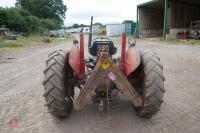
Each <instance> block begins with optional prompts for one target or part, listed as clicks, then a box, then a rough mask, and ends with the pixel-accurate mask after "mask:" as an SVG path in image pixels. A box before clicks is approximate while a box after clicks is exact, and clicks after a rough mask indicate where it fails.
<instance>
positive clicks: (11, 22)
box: [5, 8, 30, 32]
mask: <svg viewBox="0 0 200 133" xmlns="http://www.w3.org/2000/svg"><path fill="white" fill-rule="evenodd" d="M28 15H30V14H29V12H28V11H26V10H24V9H21V8H8V9H7V20H6V22H5V25H6V27H7V28H9V29H11V30H14V31H16V32H27V31H28V28H27V22H26V17H27V16H28Z"/></svg>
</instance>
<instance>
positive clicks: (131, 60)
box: [126, 46, 141, 76]
mask: <svg viewBox="0 0 200 133" xmlns="http://www.w3.org/2000/svg"><path fill="white" fill-rule="evenodd" d="M140 62H141V59H140V52H139V51H138V50H136V48H135V47H134V46H131V47H129V48H128V49H127V52H126V75H127V76H128V75H130V74H131V73H132V72H133V71H135V70H136V68H137V67H138V66H139V65H140Z"/></svg>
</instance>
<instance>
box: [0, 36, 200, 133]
mask: <svg viewBox="0 0 200 133" xmlns="http://www.w3.org/2000/svg"><path fill="white" fill-rule="evenodd" d="M117 40H118V39H117ZM70 47H71V42H65V43H64V42H63V43H60V44H58V45H49V46H29V47H26V48H20V49H17V50H9V51H8V52H4V53H0V133H13V132H15V133H16V132H18V133H64V132H65V133H199V132H200V115H199V114H200V71H199V70H200V46H186V45H163V44H159V43H158V42H156V43H155V42H150V41H147V40H138V42H137V47H139V48H148V49H151V50H153V51H155V52H157V54H158V55H159V57H160V58H161V61H162V64H163V65H164V74H165V78H166V82H165V88H166V93H165V97H164V101H165V102H164V103H163V106H162V108H161V111H160V112H159V113H158V114H157V115H156V116H154V117H153V118H151V119H142V118H139V117H137V116H136V114H135V112H134V110H133V108H132V106H131V103H130V102H129V101H128V100H127V101H115V102H113V103H111V105H110V106H111V110H110V111H105V112H99V111H98V108H97V106H94V105H92V104H88V105H87V106H86V107H85V108H84V109H83V110H81V111H80V112H75V111H73V112H72V114H71V116H70V117H69V118H68V119H64V120H59V119H57V118H55V117H53V116H52V115H50V114H49V113H47V110H46V107H45V106H44V99H43V97H42V93H43V87H42V80H43V74H42V71H43V69H44V67H45V64H44V62H45V59H46V57H47V55H48V53H49V52H50V51H53V50H56V49H69V48H70ZM14 51H15V52H14ZM11 119H16V120H17V127H12V126H10V124H9V121H10V120H11Z"/></svg>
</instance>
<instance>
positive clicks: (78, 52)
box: [69, 34, 85, 79]
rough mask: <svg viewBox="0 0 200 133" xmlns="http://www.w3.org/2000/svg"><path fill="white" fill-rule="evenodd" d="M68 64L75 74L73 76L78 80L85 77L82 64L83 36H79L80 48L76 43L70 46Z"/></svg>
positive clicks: (83, 64)
mask: <svg viewBox="0 0 200 133" xmlns="http://www.w3.org/2000/svg"><path fill="white" fill-rule="evenodd" d="M69 64H70V66H71V67H72V69H73V70H74V72H75V76H76V77H77V78H78V79H82V78H84V76H85V63H84V38H83V34H80V48H79V45H78V43H77V44H74V45H73V46H72V49H71V51H70V55H69Z"/></svg>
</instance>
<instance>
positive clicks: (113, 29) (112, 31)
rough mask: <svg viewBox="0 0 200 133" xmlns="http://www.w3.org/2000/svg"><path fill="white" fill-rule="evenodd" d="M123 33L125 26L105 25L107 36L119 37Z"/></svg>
mask: <svg viewBox="0 0 200 133" xmlns="http://www.w3.org/2000/svg"><path fill="white" fill-rule="evenodd" d="M124 32H125V24H107V25H106V35H107V36H120V35H122V34H123V33H124Z"/></svg>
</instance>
